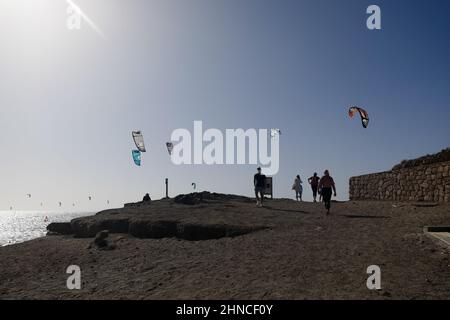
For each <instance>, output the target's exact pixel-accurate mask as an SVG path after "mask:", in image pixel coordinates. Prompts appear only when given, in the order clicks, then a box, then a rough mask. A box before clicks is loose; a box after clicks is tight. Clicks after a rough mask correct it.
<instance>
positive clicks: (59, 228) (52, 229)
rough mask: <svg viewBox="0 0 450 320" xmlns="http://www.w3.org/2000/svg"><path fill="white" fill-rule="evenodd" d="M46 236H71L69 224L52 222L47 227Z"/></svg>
mask: <svg viewBox="0 0 450 320" xmlns="http://www.w3.org/2000/svg"><path fill="white" fill-rule="evenodd" d="M47 230H48V233H47V234H48V235H55V234H61V235H67V234H73V230H72V226H71V224H70V222H52V223H50V224H49V225H48V226H47Z"/></svg>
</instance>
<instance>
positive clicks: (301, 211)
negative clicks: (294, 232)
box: [264, 206, 311, 214]
mask: <svg viewBox="0 0 450 320" xmlns="http://www.w3.org/2000/svg"><path fill="white" fill-rule="evenodd" d="M264 208H266V209H269V210H274V211H282V212H292V213H302V214H310V213H311V212H308V211H303V210H292V209H278V208H273V207H270V206H264Z"/></svg>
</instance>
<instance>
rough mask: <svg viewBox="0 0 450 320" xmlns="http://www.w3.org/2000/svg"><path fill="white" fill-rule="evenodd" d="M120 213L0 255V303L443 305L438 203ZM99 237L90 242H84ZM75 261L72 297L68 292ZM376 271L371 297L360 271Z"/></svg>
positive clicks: (177, 206) (158, 208)
mask: <svg viewBox="0 0 450 320" xmlns="http://www.w3.org/2000/svg"><path fill="white" fill-rule="evenodd" d="M176 200H177V201H176V202H175V200H173V199H167V200H161V201H154V202H152V203H151V204H149V205H128V206H127V207H125V208H123V209H117V210H108V211H104V212H101V213H99V214H97V215H96V216H94V217H90V218H81V219H76V220H75V221H72V223H71V224H66V225H60V226H54V228H53V230H54V231H55V230H59V231H61V232H62V233H74V234H75V235H76V237H75V236H74V235H71V234H67V235H53V236H47V237H45V238H40V239H36V240H33V241H29V242H25V243H21V244H17V245H12V246H7V247H2V248H0V271H1V272H0V298H1V299H449V298H450V254H449V253H450V251H449V249H448V248H447V247H445V246H443V245H441V244H440V243H439V242H437V241H435V240H433V239H431V238H429V237H427V236H426V235H424V233H423V231H422V228H423V227H424V226H428V225H450V205H449V204H440V205H437V206H416V205H414V204H413V203H394V202H372V201H364V202H345V203H333V208H332V211H333V212H332V215H330V216H328V217H327V216H325V215H324V209H323V206H322V204H319V203H306V202H303V203H297V202H294V201H292V200H269V201H267V202H266V206H265V208H256V207H255V204H254V202H253V201H252V200H251V199H247V198H244V197H234V196H226V195H214V194H206V193H205V194H203V195H196V196H188V197H187V198H186V197H184V198H183V197H179V198H177V199H176ZM104 229H107V230H109V235H108V233H102V234H101V235H100V237H98V238H97V239H96V240H95V241H94V238H93V237H94V236H95V235H96V234H97V233H98V232H99V231H101V230H104ZM69 265H78V266H80V268H81V273H82V288H81V290H68V289H67V287H66V280H67V277H68V276H69V275H68V274H66V268H67V267H68V266H69ZM370 265H378V266H380V268H381V285H382V289H381V290H379V291H376V290H375V291H371V290H368V289H367V287H366V280H367V277H368V276H369V275H368V274H367V273H366V270H367V267H368V266H370Z"/></svg>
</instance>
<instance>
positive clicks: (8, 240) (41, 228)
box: [0, 210, 95, 246]
mask: <svg viewBox="0 0 450 320" xmlns="http://www.w3.org/2000/svg"><path fill="white" fill-rule="evenodd" d="M94 214H95V213H94V212H82V213H75V212H55V211H15V210H12V211H0V246H7V245H11V244H15V243H20V242H24V241H28V240H32V239H36V238H39V237H43V236H45V234H46V233H47V225H48V224H50V223H52V222H69V221H70V220H72V219H75V218H78V217H84V216H90V215H94Z"/></svg>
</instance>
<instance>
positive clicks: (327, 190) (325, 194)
mask: <svg viewBox="0 0 450 320" xmlns="http://www.w3.org/2000/svg"><path fill="white" fill-rule="evenodd" d="M319 189H321V195H322V199H323V202H324V203H325V209H327V215H329V214H330V208H331V196H332V195H333V191H334V196H335V197H336V195H337V194H336V186H335V184H334V180H333V178H332V177H331V176H330V172H329V171H328V170H325V172H324V176H323V177H322V178H320V181H319Z"/></svg>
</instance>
